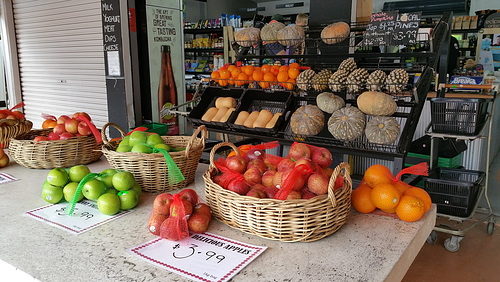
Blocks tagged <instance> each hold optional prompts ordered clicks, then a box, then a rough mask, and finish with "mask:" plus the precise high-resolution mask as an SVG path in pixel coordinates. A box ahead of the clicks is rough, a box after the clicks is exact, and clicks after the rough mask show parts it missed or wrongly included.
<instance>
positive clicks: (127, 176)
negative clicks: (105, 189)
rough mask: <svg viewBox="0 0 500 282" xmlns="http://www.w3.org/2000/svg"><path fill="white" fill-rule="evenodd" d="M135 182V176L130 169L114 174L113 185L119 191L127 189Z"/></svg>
mask: <svg viewBox="0 0 500 282" xmlns="http://www.w3.org/2000/svg"><path fill="white" fill-rule="evenodd" d="M134 183H135V177H134V175H133V174H132V173H130V172H128V171H120V172H117V173H116V174H115V175H113V187H115V189H116V190H118V191H126V190H128V189H130V188H132V186H133V185H134Z"/></svg>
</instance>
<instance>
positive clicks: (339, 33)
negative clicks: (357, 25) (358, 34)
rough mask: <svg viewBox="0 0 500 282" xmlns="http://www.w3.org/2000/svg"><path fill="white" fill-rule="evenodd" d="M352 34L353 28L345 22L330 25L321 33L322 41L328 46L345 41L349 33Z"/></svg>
mask: <svg viewBox="0 0 500 282" xmlns="http://www.w3.org/2000/svg"><path fill="white" fill-rule="evenodd" d="M350 32H351V28H350V27H349V25H348V24H347V23H345V22H336V23H332V24H330V25H327V26H326V27H325V28H323V30H322V31H321V40H323V42H325V43H326V44H337V43H340V42H342V41H344V40H345V39H346V38H347V36H349V33H350Z"/></svg>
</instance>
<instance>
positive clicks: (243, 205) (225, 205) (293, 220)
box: [203, 142, 352, 242]
mask: <svg viewBox="0 0 500 282" xmlns="http://www.w3.org/2000/svg"><path fill="white" fill-rule="evenodd" d="M222 146H230V147H231V148H232V149H233V150H234V151H235V153H236V154H237V155H239V152H238V150H237V148H236V146H235V145H234V144H232V143H228V142H221V143H219V144H217V145H215V146H214V147H213V149H212V151H211V152H210V166H209V169H208V170H207V171H206V172H205V173H204V174H203V179H204V180H205V196H206V199H207V204H208V205H209V206H210V208H211V209H212V215H214V216H215V218H217V219H218V220H219V221H221V222H223V223H225V224H227V225H229V226H230V227H233V228H235V229H238V230H240V231H243V232H245V233H248V234H252V235H256V236H259V237H262V238H266V239H271V240H278V241H283V242H298V241H302V242H312V241H316V240H319V239H322V238H324V237H326V236H329V235H331V234H333V233H334V232H335V231H337V230H338V229H339V228H340V227H342V225H344V223H345V222H346V221H347V218H348V216H349V212H350V210H351V191H352V180H351V177H350V175H349V165H348V164H347V163H341V164H340V165H338V166H337V167H336V168H335V170H334V171H333V174H332V177H331V178H330V183H329V185H328V195H323V196H316V197H314V198H312V199H309V200H284V201H281V200H275V199H256V198H254V197H249V196H241V195H238V194H237V193H234V192H232V191H229V190H226V189H224V188H222V187H221V186H219V185H218V184H215V183H214V182H213V181H212V177H213V176H215V175H216V174H217V173H218V170H217V168H216V167H215V165H214V155H215V152H216V150H217V149H218V148H220V147H222ZM341 170H344V175H345V176H344V179H345V181H344V187H343V188H342V189H337V190H335V191H334V190H333V187H334V184H335V179H336V178H337V175H338V174H339V173H340V171H341Z"/></svg>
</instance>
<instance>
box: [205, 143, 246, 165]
mask: <svg viewBox="0 0 500 282" xmlns="http://www.w3.org/2000/svg"><path fill="white" fill-rule="evenodd" d="M223 146H229V147H231V148H232V149H233V151H234V152H235V153H236V155H237V156H240V151H239V150H238V148H236V145H234V144H233V143H231V142H220V143H217V144H215V146H214V147H213V148H212V151H210V167H209V168H215V160H214V158H215V152H216V151H217V150H218V149H219V148H220V147H223Z"/></svg>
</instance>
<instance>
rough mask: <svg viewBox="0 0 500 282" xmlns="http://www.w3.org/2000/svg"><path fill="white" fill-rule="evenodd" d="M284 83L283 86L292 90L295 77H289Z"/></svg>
mask: <svg viewBox="0 0 500 282" xmlns="http://www.w3.org/2000/svg"><path fill="white" fill-rule="evenodd" d="M284 84H285V85H284V86H283V87H285V88H286V89H288V90H293V87H294V85H295V79H291V78H290V79H288V80H287V81H286V82H285V83H284Z"/></svg>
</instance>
